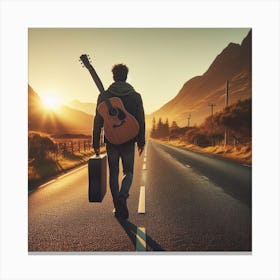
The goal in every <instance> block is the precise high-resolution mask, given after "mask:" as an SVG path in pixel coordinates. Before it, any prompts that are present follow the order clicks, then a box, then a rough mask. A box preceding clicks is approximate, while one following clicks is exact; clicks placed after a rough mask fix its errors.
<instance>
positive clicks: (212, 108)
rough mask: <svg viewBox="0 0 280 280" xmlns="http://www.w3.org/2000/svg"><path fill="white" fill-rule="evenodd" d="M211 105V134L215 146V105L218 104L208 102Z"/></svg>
mask: <svg viewBox="0 0 280 280" xmlns="http://www.w3.org/2000/svg"><path fill="white" fill-rule="evenodd" d="M208 106H210V107H211V134H212V146H214V135H213V114H214V106H216V104H213V103H212V104H208Z"/></svg>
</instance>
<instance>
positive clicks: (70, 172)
mask: <svg viewBox="0 0 280 280" xmlns="http://www.w3.org/2000/svg"><path fill="white" fill-rule="evenodd" d="M87 166H88V165H87V164H85V165H83V166H81V167H78V168H76V169H74V170H72V171H69V172H67V173H65V174H64V175H61V176H59V177H58V178H57V180H58V179H62V178H64V177H66V176H68V175H71V174H73V173H75V172H77V171H79V170H81V169H83V168H85V167H87Z"/></svg>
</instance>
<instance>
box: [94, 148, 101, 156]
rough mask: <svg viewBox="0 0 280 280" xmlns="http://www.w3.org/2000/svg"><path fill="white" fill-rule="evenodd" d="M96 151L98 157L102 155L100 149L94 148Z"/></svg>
mask: <svg viewBox="0 0 280 280" xmlns="http://www.w3.org/2000/svg"><path fill="white" fill-rule="evenodd" d="M93 149H94V152H95V154H96V155H97V156H99V155H100V148H93Z"/></svg>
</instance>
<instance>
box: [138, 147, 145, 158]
mask: <svg viewBox="0 0 280 280" xmlns="http://www.w3.org/2000/svg"><path fill="white" fill-rule="evenodd" d="M143 151H144V146H143V147H139V146H138V153H139V157H140V156H141V155H142V153H143Z"/></svg>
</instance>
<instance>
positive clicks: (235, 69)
mask: <svg viewBox="0 0 280 280" xmlns="http://www.w3.org/2000/svg"><path fill="white" fill-rule="evenodd" d="M251 65H252V31H250V32H249V33H248V35H247V36H246V37H245V38H244V40H243V41H242V43H241V45H239V44H235V43H230V44H229V45H228V46H227V47H226V48H225V49H224V50H223V51H222V52H221V53H220V54H219V55H218V56H217V57H216V58H215V60H214V61H213V62H212V64H211V65H210V67H209V68H208V70H207V71H206V72H205V73H204V74H203V75H201V76H196V77H194V78H192V79H190V80H189V81H187V82H186V83H185V84H184V85H183V87H182V89H181V90H180V91H179V93H178V94H177V95H176V96H175V97H174V98H173V99H172V100H170V101H169V102H168V103H166V104H165V105H164V106H162V107H161V108H160V109H159V110H157V111H155V112H154V113H152V114H151V115H149V116H148V117H147V122H148V123H147V125H148V126H150V125H151V122H152V118H153V117H155V118H156V119H158V118H159V117H161V118H163V120H165V118H166V117H168V119H169V122H172V121H173V120H175V121H177V123H178V125H179V126H186V125H187V117H188V116H189V114H191V125H193V124H200V123H202V122H203V120H204V119H205V117H207V116H209V115H210V114H211V109H210V107H209V106H208V105H209V104H215V107H214V112H217V111H220V110H222V109H223V108H224V107H225V93H226V80H228V81H229V105H230V104H232V103H235V102H237V101H238V100H243V99H247V98H250V97H251V95H252V66H251Z"/></svg>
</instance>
